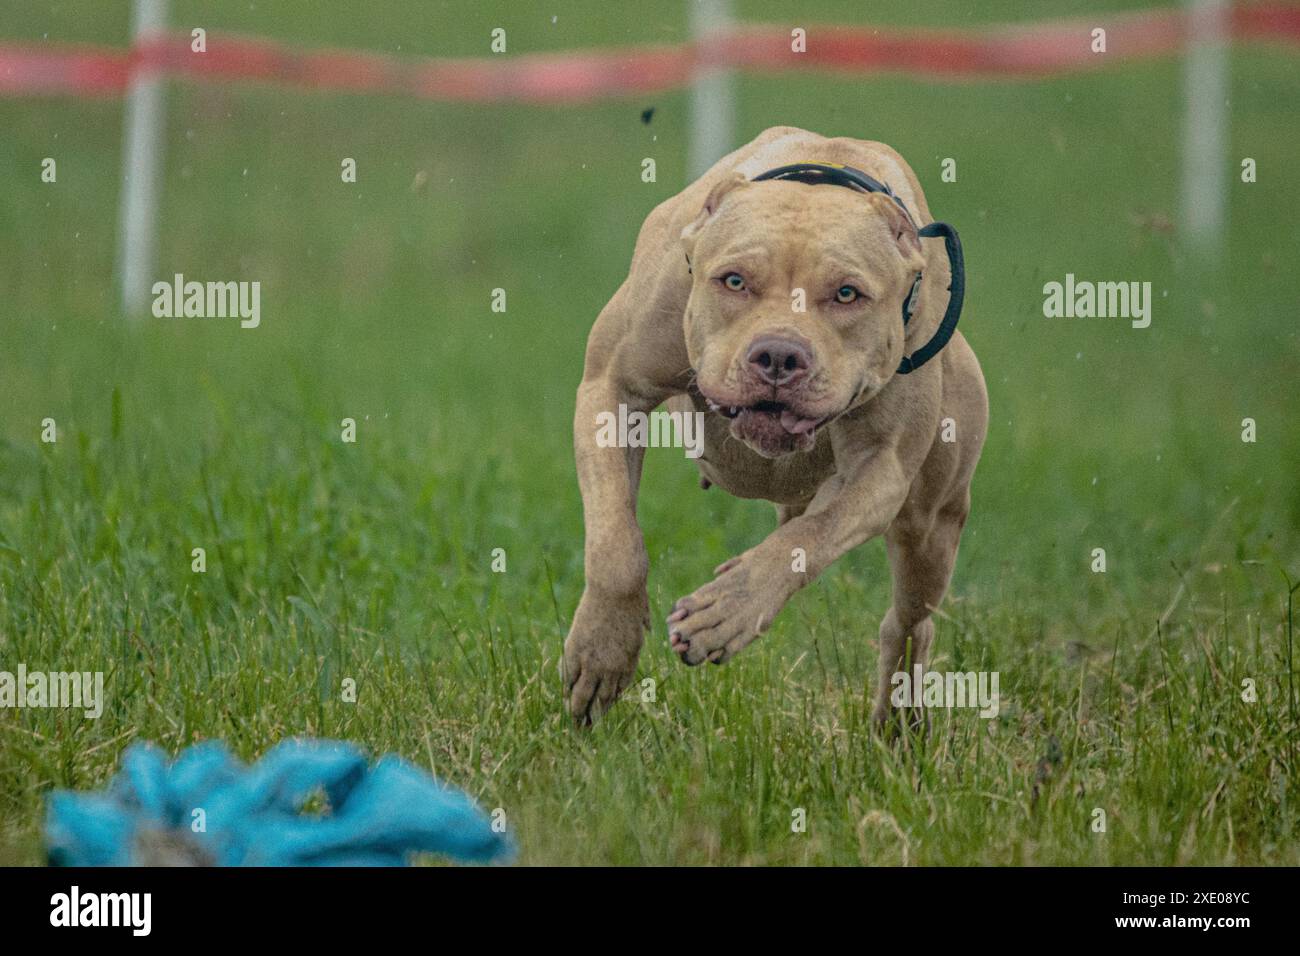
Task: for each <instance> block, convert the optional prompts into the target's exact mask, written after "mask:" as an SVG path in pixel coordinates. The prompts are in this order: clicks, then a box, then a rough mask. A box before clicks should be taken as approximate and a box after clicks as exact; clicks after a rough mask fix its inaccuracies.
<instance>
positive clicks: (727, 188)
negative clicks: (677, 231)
mask: <svg viewBox="0 0 1300 956" xmlns="http://www.w3.org/2000/svg"><path fill="white" fill-rule="evenodd" d="M748 185H749V180H748V179H746V178H745V177H744V175H743V174H741V173H732V174H731V175H730V176H724V177H723V178H722V179H721V180H720V181H719V182H718V183H717V184H716V185H715V186H714V187H713V188H712V189H710V190H709V195H708V198H707V199H705V200H704V205H703V206H702V207H700V211H699V214H698V215H697V216H696V217H695V218H694V219H692V220H691V221H690V223H689V224H688V225H687V226H686V228H685V229H683V230H682V243H683V244H684V245H685V246H686V254H687V255H688V256H689V255H690V253H691V250H692V249H694V248H695V239H696V237H697V236H698V235H699V233H700V230H701V229H703V228H704V224H705V223H706V222H708V221H709V220H710V219H711V218H713V215H714V213H716V212H717V211H718V207H719V206H721V205H722V201H723V200H724V199H726V198H727V195H728V194H729V193H731V192H732V191H733V190H735V189H740V188H743V187H745V186H748Z"/></svg>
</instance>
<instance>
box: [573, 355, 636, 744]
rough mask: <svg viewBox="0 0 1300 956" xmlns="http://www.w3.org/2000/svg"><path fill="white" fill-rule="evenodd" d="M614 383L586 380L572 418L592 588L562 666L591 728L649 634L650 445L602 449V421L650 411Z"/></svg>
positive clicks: (581, 718)
mask: <svg viewBox="0 0 1300 956" xmlns="http://www.w3.org/2000/svg"><path fill="white" fill-rule="evenodd" d="M655 404H657V403H655V402H651V401H649V400H648V399H645V398H638V397H637V396H634V395H632V394H630V393H629V392H628V391H627V390H626V389H623V388H620V387H619V386H618V385H617V384H616V383H615V382H614V381H613V380H611V378H609V377H600V378H595V379H587V380H584V381H583V383H582V385H581V386H579V388H578V400H577V408H576V410H575V412H574V418H573V446H574V457H575V459H576V462H577V467H578V484H579V486H580V488H581V490H582V511H583V516H584V520H585V522H586V528H587V539H586V555H585V565H586V585H585V587H584V589H583V592H582V598H581V600H580V601H579V602H578V609H577V611H575V612H574V615H573V625H572V627H571V628H570V629H569V636H568V638H567V639H566V640H565V642H564V661H563V664H562V669H563V674H564V683H565V691H566V693H567V694H568V700H569V712H570V713H571V714H572V715H573V718H574V720H576V721H578V722H579V723H590V722H592V721H593V720H594V719H595V718H597V717H599V716H600V714H602V713H603V712H604V711H605V710H607V709H608V708H609V707H610V705H611V704H613V703H614V701H615V700H616V699H617V698H618V695H619V694H621V693H622V692H623V690H624V688H626V687H627V685H628V683H629V682H630V681H631V680H632V674H633V673H634V672H635V670H636V661H637V657H638V655H639V654H640V652H641V643H642V640H643V637H644V633H645V631H646V630H647V629H648V627H649V625H650V609H649V601H648V599H647V597H646V574H647V572H648V570H649V558H648V556H647V555H646V549H645V542H644V540H643V539H642V537H641V529H640V527H639V526H638V525H637V522H636V496H637V488H638V485H639V484H640V480H641V464H642V460H643V459H644V457H645V449H644V448H618V447H602V446H601V443H600V442H599V441H598V440H597V434H598V421H599V419H598V416H599V415H601V413H613V414H614V415H617V414H618V412H619V406H620V405H622V406H624V408H625V409H626V411H627V412H629V413H631V412H634V411H642V412H644V411H649V410H650V409H651V408H653V407H654V405H655Z"/></svg>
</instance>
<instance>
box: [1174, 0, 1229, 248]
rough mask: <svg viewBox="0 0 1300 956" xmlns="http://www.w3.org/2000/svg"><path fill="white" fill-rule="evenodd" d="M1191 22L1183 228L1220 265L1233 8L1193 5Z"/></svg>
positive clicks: (1214, 0) (1201, 0)
mask: <svg viewBox="0 0 1300 956" xmlns="http://www.w3.org/2000/svg"><path fill="white" fill-rule="evenodd" d="M1187 17H1188V27H1189V29H1188V44H1187V51H1186V57H1185V67H1184V77H1183V83H1184V90H1185V93H1186V99H1187V102H1186V104H1185V109H1186V115H1185V117H1184V120H1183V183H1182V218H1183V228H1184V230H1185V235H1186V237H1187V240H1188V243H1189V245H1190V247H1191V248H1192V249H1193V250H1194V252H1195V254H1196V255H1198V256H1200V257H1201V258H1202V259H1204V260H1205V261H1207V262H1208V261H1213V262H1217V261H1218V259H1219V256H1220V254H1221V252H1222V248H1223V238H1224V235H1223V233H1224V227H1225V212H1226V210H1227V198H1228V197H1227V188H1228V179H1227V174H1228V155H1227V146H1228V128H1227V127H1228V46H1227V26H1228V2H1227V0H1188V3H1187Z"/></svg>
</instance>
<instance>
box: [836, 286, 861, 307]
mask: <svg viewBox="0 0 1300 956" xmlns="http://www.w3.org/2000/svg"><path fill="white" fill-rule="evenodd" d="M861 296H862V293H861V292H859V291H858V290H857V289H855V288H853V286H851V285H842V286H840V287H839V289H837V290H836V292H835V301H836V302H838V303H840V304H841V305H848V304H849V303H850V302H856V301H857V300H858V299H859V298H860V297H861Z"/></svg>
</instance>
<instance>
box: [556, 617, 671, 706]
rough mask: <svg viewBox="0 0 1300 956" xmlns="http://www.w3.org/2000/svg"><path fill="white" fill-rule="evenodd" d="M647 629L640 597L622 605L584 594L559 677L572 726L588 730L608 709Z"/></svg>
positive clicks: (627, 681)
mask: <svg viewBox="0 0 1300 956" xmlns="http://www.w3.org/2000/svg"><path fill="white" fill-rule="evenodd" d="M649 624H650V610H649V605H648V604H647V602H646V598H645V596H644V595H641V596H639V597H636V598H629V599H627V600H612V599H609V598H593V597H592V596H591V594H590V592H587V593H584V594H583V596H582V600H581V601H579V602H578V610H577V611H575V612H574V615H573V626H572V627H571V628H570V629H569V636H568V637H567V638H566V639H565V641H564V658H563V659H562V660H561V661H560V674H561V676H562V677H563V679H564V692H565V696H566V698H567V702H568V708H569V713H570V714H571V715H572V717H573V720H574V722H575V723H578V724H583V725H586V724H591V723H593V722H595V721H596V720H597V719H598V718H599V717H600V716H601V715H602V714H603V713H604V712H605V711H607V710H609V708H610V707H611V706H613V704H614V701H616V700H618V697H619V695H620V694H621V693H623V691H624V690H625V689H626V688H627V686H628V684H630V683H631V682H632V675H633V674H635V673H636V662H637V658H638V657H639V656H640V654H641V642H642V638H643V635H644V634H645V631H646V630H647V629H648V628H649Z"/></svg>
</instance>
